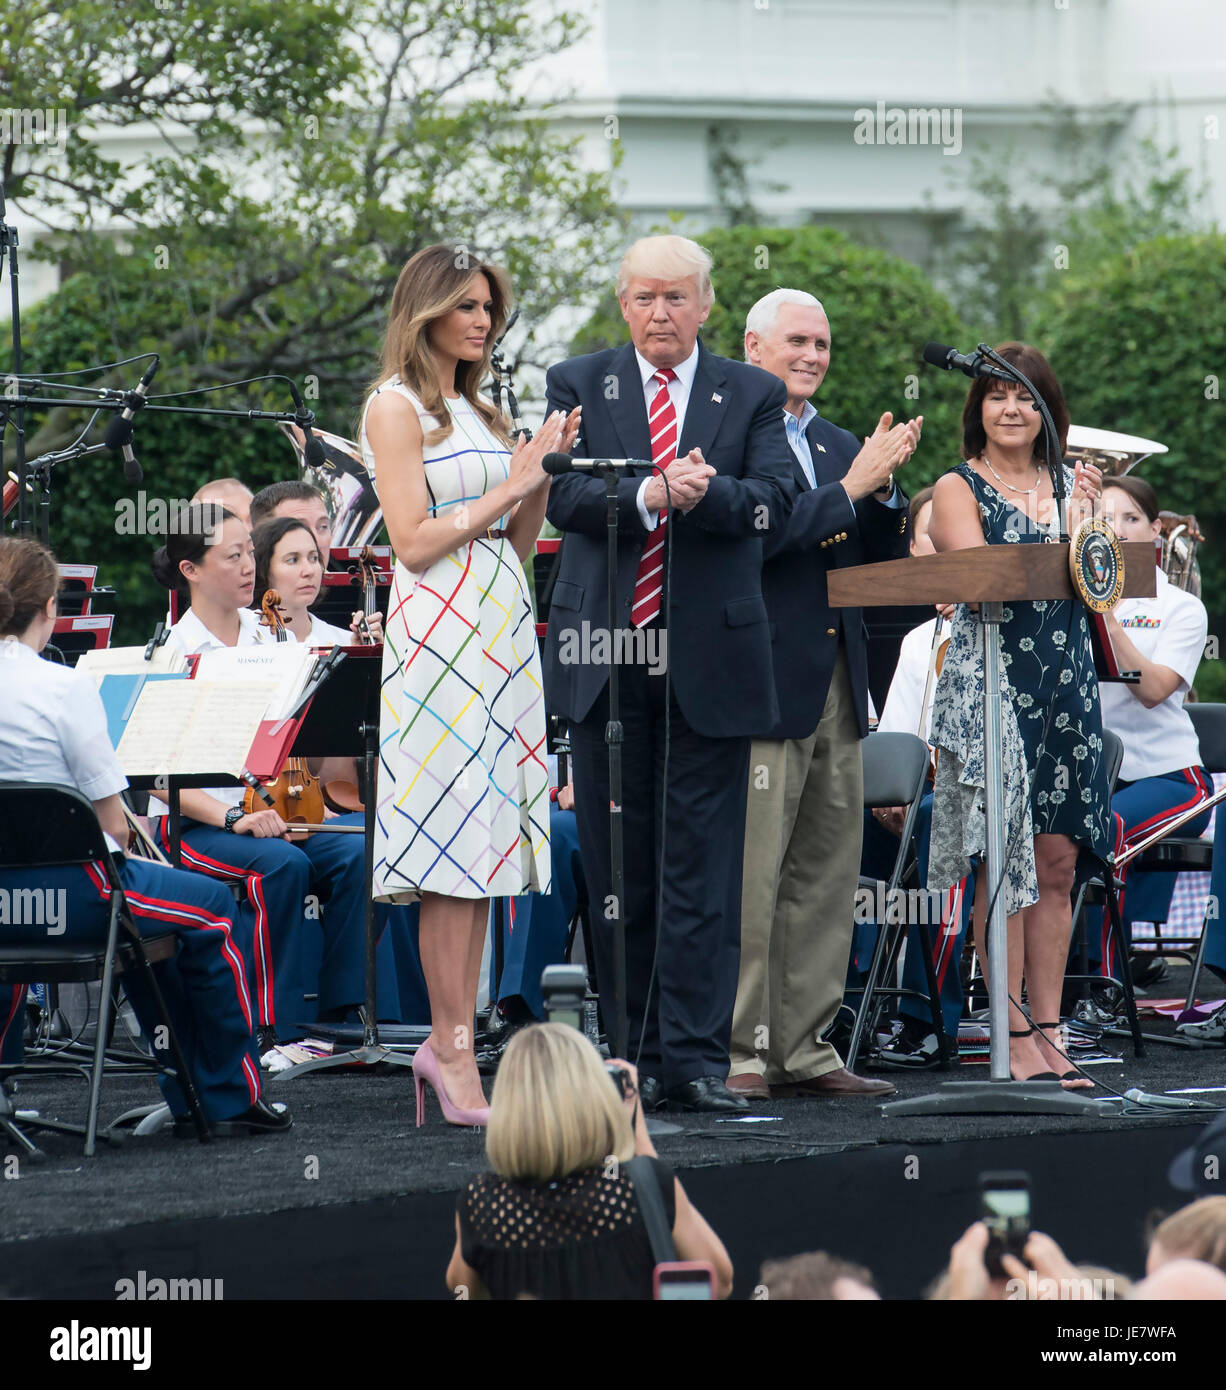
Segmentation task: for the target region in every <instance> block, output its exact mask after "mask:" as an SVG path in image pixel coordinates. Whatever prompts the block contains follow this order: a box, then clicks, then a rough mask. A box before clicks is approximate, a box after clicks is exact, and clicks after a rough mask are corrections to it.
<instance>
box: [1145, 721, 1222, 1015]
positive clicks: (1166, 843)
mask: <svg viewBox="0 0 1226 1390" xmlns="http://www.w3.org/2000/svg"><path fill="white" fill-rule="evenodd" d="M1186 708H1187V711H1188V715H1189V717H1190V718H1191V720H1192V727H1193V728H1194V729H1195V730H1196V737H1197V738H1198V739H1199V740H1200V760H1201V764H1202V765H1203V766H1204V768H1205V771H1206V772H1208V773H1210V774H1213V773H1226V705H1215V704H1204V705H1202V704H1195V703H1194V704H1190V705H1188V706H1187V707H1186ZM1212 867H1213V842H1212V841H1211V840H1204V839H1201V838H1200V837H1198V836H1191V835H1169V836H1167V838H1166V839H1164V840H1159V841H1158V842H1157V844H1153V845H1150V847H1149V848H1148V849H1147V850H1146V851H1145V852H1144V854H1139V855H1138V856H1137V857H1136V859H1134V860H1133V862H1132V864H1131V865H1130V866H1129V870H1128V872H1129V873H1130V874H1133V873H1208V872H1209V871H1210V870H1211V869H1212ZM1154 927H1155V931H1156V932H1157V942H1156V947H1155V952H1156V954H1158V955H1162V956H1178V957H1180V958H1182V959H1183V960H1186V961H1190V962H1191V963H1192V967H1193V977H1192V990H1193V991H1194V990H1195V988H1196V984H1197V980H1198V979H1199V977H1200V962H1201V961H1202V960H1203V957H1204V948H1203V944H1204V940H1205V933H1204V924H1203V922H1202V926H1201V933H1200V937H1199V939H1198V940H1197V942H1196V944H1195V946H1193V943H1192V941H1191V940H1190V939H1189V940H1188V941H1187V942H1186V943H1185V945H1184V946H1180V947H1176V946H1168V945H1165V944H1164V943H1163V941H1162V924H1161V923H1158V922H1156V923H1155V924H1154ZM1194 1002H1195V1001H1194V999H1193V996H1192V994H1189V996H1188V1007H1189V1008H1191V1007H1192V1004H1193V1003H1194Z"/></svg>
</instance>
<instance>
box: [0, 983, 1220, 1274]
mask: <svg viewBox="0 0 1226 1390" xmlns="http://www.w3.org/2000/svg"><path fill="white" fill-rule="evenodd" d="M1173 974H1174V975H1175V978H1174V979H1173V980H1172V981H1170V982H1164V983H1163V984H1161V985H1159V986H1157V987H1156V988H1155V989H1154V991H1153V992H1154V993H1155V994H1162V995H1164V996H1165V995H1174V994H1175V993H1177V990H1178V985H1177V982H1176V981H1177V979H1178V978H1179V977H1182V975H1183V972H1182V971H1180V972H1173ZM1146 1027H1147V1030H1148V1031H1167V1032H1169V1031H1170V1029H1169V1025H1162V1024H1155V1025H1150V1024H1147V1025H1146ZM1115 1047H1116V1048H1117V1049H1118V1050H1120V1051H1121V1052H1122V1054H1123V1056H1122V1060H1121V1061H1120V1062H1119V1063H1118V1064H1114V1063H1113V1064H1110V1065H1100V1066H1095V1067H1093V1068H1091V1072H1092V1074H1093V1075H1094V1076H1096V1077H1099V1078H1101V1080H1102V1081H1103V1082H1105V1083H1106V1084H1107V1085H1109V1086H1111V1087H1113V1088H1114V1089H1116V1090H1119V1091H1124V1090H1126V1089H1128V1088H1129V1087H1132V1086H1139V1087H1140V1088H1141V1089H1143V1090H1147V1091H1167V1090H1175V1089H1179V1088H1184V1087H1203V1088H1214V1087H1217V1086H1220V1085H1226V1066H1224V1065H1223V1062H1224V1060H1226V1058H1224V1056H1223V1054H1222V1052H1221V1051H1219V1050H1197V1051H1192V1050H1184V1049H1176V1048H1172V1047H1168V1046H1161V1045H1151V1047H1150V1048H1149V1050H1148V1052H1147V1055H1146V1056H1145V1057H1144V1058H1142V1059H1140V1060H1137V1059H1134V1058H1133V1057H1132V1056H1131V1051H1130V1048H1129V1047H1128V1045H1127V1044H1126V1043H1125V1042H1124V1040H1123V1039H1120V1040H1116V1042H1115ZM956 1074H957V1076H958V1077H959V1078H960V1079H975V1078H978V1077H982V1076H985V1075H986V1068H983V1067H980V1066H974V1067H968V1066H966V1065H962V1066H960V1067H959V1068H958V1069H957V1073H956ZM889 1075H890V1077H891V1079H893V1080H896V1081H897V1084H898V1088H899V1094H900V1095H904V1096H905V1095H913V1094H918V1093H922V1092H926V1091H929V1090H931V1089H933V1088H934V1087H936V1086H937V1085H938V1084H939V1082H940V1079H941V1075H942V1074H941V1073H938V1072H922V1073H918V1074H914V1073H909V1074H899V1073H890V1074H889ZM152 1091H153V1084H152V1082H151V1081H149V1080H147V1079H140V1080H137V1079H132V1078H114V1079H112V1078H108V1079H107V1082H106V1084H105V1086H104V1089H103V1115H104V1120H105V1119H107V1118H113V1117H114V1116H115V1115H117V1114H118V1113H119V1112H120V1111H121V1110H122V1109H124V1108H125V1107H126V1106H128V1105H135V1104H140V1103H143V1102H146V1101H149V1100H151V1099H153V1095H152ZM1101 1093H1102V1092H1101V1088H1100V1094H1101ZM269 1094H270V1097H271V1098H273V1099H276V1098H278V1097H279V1096H280V1097H281V1098H284V1099H285V1100H286V1101H287V1102H288V1103H289V1104H290V1106H291V1108H292V1110H293V1113H294V1119H295V1124H294V1128H293V1130H292V1131H291V1132H290V1133H289V1134H288V1135H285V1136H282V1137H279V1138H277V1139H270V1140H240V1139H231V1140H226V1141H222V1142H217V1143H214V1144H211V1145H208V1146H201V1145H199V1144H197V1143H195V1142H188V1141H182V1140H175V1139H173V1138H171V1137H170V1136H169V1135H160V1136H157V1137H154V1138H151V1139H133V1138H129V1139H125V1140H124V1141H123V1143H122V1144H120V1145H119V1146H117V1147H110V1146H105V1145H104V1146H101V1147H100V1150H99V1153H98V1155H97V1157H96V1158H94V1159H92V1160H86V1159H84V1158H83V1157H82V1156H81V1152H80V1147H79V1144H78V1143H77V1141H75V1140H72V1139H69V1138H65V1137H58V1136H52V1135H49V1136H44V1137H43V1138H42V1139H40V1141H39V1142H40V1143H41V1144H42V1145H43V1147H44V1148H45V1150H46V1152H47V1155H48V1161H47V1162H45V1163H43V1164H41V1165H35V1164H31V1163H28V1162H25V1161H22V1162H21V1164H20V1168H19V1176H17V1177H14V1178H9V1180H7V1181H3V1182H0V1268H3V1269H5V1270H7V1271H9V1272H10V1277H12V1276H13V1275H14V1274H16V1272H17V1271H19V1274H16V1278H17V1284H16V1286H15V1287H14V1286H11V1285H10V1287H9V1288H7V1289H2V1290H0V1295H3V1294H9V1295H13V1294H20V1295H21V1296H24V1297H35V1298H56V1297H58V1298H68V1299H77V1298H113V1297H114V1296H115V1286H116V1282H117V1281H118V1280H120V1279H125V1278H133V1279H134V1278H135V1277H136V1276H137V1272H138V1271H140V1270H144V1271H145V1273H146V1277H147V1278H154V1277H161V1278H168V1279H169V1278H211V1279H214V1280H217V1279H221V1280H223V1282H224V1296H225V1298H226V1299H244V1298H247V1299H253V1298H269V1297H272V1298H322V1297H331V1298H345V1297H357V1296H373V1297H384V1298H389V1297H392V1298H444V1297H447V1292H446V1289H445V1287H444V1285H443V1282H442V1276H443V1271H444V1269H445V1267H446V1263H447V1259H448V1256H449V1253H450V1250H451V1245H452V1240H453V1235H454V1228H453V1211H454V1197H455V1193H456V1191H457V1189H458V1188H459V1187H460V1185H461V1184H462V1183H463V1182H464V1181H465V1180H466V1179H467V1178H468V1177H469V1176H470V1175H472V1174H474V1173H476V1172H478V1171H480V1170H481V1169H482V1168H483V1166H484V1150H483V1137H482V1135H481V1134H480V1133H479V1132H471V1131H466V1130H458V1129H454V1128H451V1127H449V1126H447V1125H445V1124H444V1123H443V1122H442V1119H441V1116H440V1114H439V1111H438V1108H437V1105H436V1104H435V1102H434V1100H433V1097H432V1096H430V1097H429V1098H428V1100H429V1107H430V1108H429V1112H428V1120H427V1123H426V1125H425V1127H424V1128H423V1129H421V1130H418V1129H416V1128H415V1125H414V1108H413V1086H412V1080H411V1077H410V1075H409V1074H408V1073H407V1072H403V1073H400V1074H397V1075H389V1076H381V1075H371V1074H369V1073H361V1074H354V1073H345V1072H332V1073H328V1074H326V1075H322V1076H315V1077H308V1078H303V1079H302V1080H299V1081H295V1082H292V1083H289V1084H287V1085H282V1086H278V1085H277V1083H276V1082H275V1081H274V1082H273V1083H272V1084H271V1086H270V1087H269ZM1202 1098H1203V1099H1205V1100H1207V1101H1211V1102H1216V1103H1223V1102H1226V1090H1224V1091H1220V1092H1214V1091H1212V1090H1210V1091H1209V1092H1208V1094H1206V1095H1204V1096H1203V1097H1202ZM15 1099H16V1101H17V1103H18V1105H19V1106H21V1107H23V1108H24V1107H31V1108H33V1107H35V1106H37V1107H39V1108H41V1109H42V1110H43V1111H44V1113H47V1114H50V1115H58V1116H60V1117H61V1118H65V1119H78V1118H80V1117H81V1116H82V1114H83V1112H84V1106H85V1085H84V1083H83V1082H80V1081H77V1080H74V1079H67V1078H58V1077H57V1078H34V1077H31V1078H27V1079H25V1080H24V1081H23V1083H22V1085H21V1090H20V1093H19V1095H18V1096H17V1097H16V1098H15ZM750 1113H751V1115H753V1116H754V1117H756V1122H754V1123H748V1124H747V1123H729V1122H717V1121H714V1120H712V1119H709V1118H705V1117H703V1118H700V1117H695V1116H684V1115H681V1116H671V1117H670V1118H673V1119H676V1120H678V1121H679V1122H681V1124H682V1125H683V1132H682V1133H681V1134H678V1135H675V1136H672V1137H668V1138H664V1139H661V1140H660V1141H659V1144H658V1148H659V1151H660V1154H661V1157H663V1158H665V1159H666V1160H668V1161H669V1162H671V1163H672V1164H673V1165H674V1166H675V1167H676V1168H677V1170H678V1172H679V1173H680V1174H681V1176H682V1179H683V1181H684V1183H685V1185H686V1188H687V1190H688V1192H689V1193H690V1195H691V1197H692V1198H693V1200H694V1201H695V1203H696V1204H697V1205H698V1207H699V1208H700V1210H701V1211H702V1212H703V1213H704V1215H706V1216H707V1217H708V1219H709V1220H710V1221H711V1222H712V1224H713V1225H714V1227H715V1228H716V1230H717V1231H718V1232H719V1233H720V1235H721V1236H722V1237H723V1239H724V1241H725V1242H726V1244H727V1245H728V1248H729V1252H730V1254H731V1256H732V1259H733V1262H734V1264H735V1266H736V1294H735V1296H737V1297H749V1296H751V1295H752V1293H753V1288H754V1285H755V1283H756V1280H757V1273H758V1269H759V1266H760V1263H761V1261H762V1259H763V1258H766V1257H768V1256H772V1255H781V1254H790V1253H795V1252H799V1251H802V1250H809V1249H826V1250H828V1251H831V1252H832V1253H836V1254H839V1255H842V1256H844V1257H846V1258H848V1259H853V1260H856V1261H859V1262H861V1263H863V1264H866V1265H867V1266H868V1267H869V1268H870V1269H872V1270H873V1271H874V1272H875V1273H876V1275H877V1277H878V1281H879V1283H880V1285H881V1288H882V1292H883V1294H884V1295H885V1296H886V1297H892V1298H914V1297H917V1296H919V1295H920V1294H921V1292H922V1290H923V1288H924V1287H925V1286H926V1285H927V1284H928V1282H929V1281H930V1280H932V1279H933V1278H934V1276H936V1275H937V1274H938V1273H939V1272H940V1270H941V1269H942V1268H943V1265H944V1262H945V1258H946V1256H947V1254H948V1248H949V1245H950V1244H951V1242H952V1241H953V1240H954V1239H955V1238H956V1237H957V1236H958V1234H959V1233H960V1232H961V1231H962V1230H963V1229H964V1228H965V1227H966V1226H967V1225H968V1224H969V1223H970V1222H971V1221H972V1220H974V1219H975V1216H976V1214H977V1213H976V1178H977V1175H978V1174H979V1172H980V1171H981V1170H984V1169H1003V1168H1008V1169H1018V1168H1020V1169H1023V1170H1026V1171H1028V1172H1029V1173H1030V1174H1031V1178H1032V1184H1033V1200H1032V1211H1033V1224H1034V1225H1035V1227H1036V1228H1038V1229H1041V1230H1045V1231H1047V1232H1048V1233H1049V1234H1051V1235H1053V1236H1055V1237H1056V1239H1057V1240H1059V1241H1060V1242H1061V1244H1062V1245H1064V1247H1065V1249H1066V1251H1067V1252H1068V1254H1069V1255H1070V1256H1071V1257H1072V1258H1074V1259H1076V1260H1079V1261H1089V1262H1093V1263H1097V1264H1105V1265H1107V1266H1109V1267H1112V1268H1115V1269H1118V1270H1121V1271H1122V1272H1124V1273H1127V1274H1130V1275H1134V1276H1135V1275H1137V1274H1139V1273H1140V1271H1141V1266H1142V1263H1143V1258H1144V1256H1143V1252H1144V1224H1145V1220H1146V1217H1147V1216H1148V1215H1150V1214H1151V1213H1152V1212H1154V1211H1155V1210H1165V1211H1169V1210H1173V1209H1174V1208H1175V1207H1177V1206H1180V1205H1182V1204H1183V1203H1184V1201H1186V1200H1187V1198H1185V1197H1182V1196H1180V1195H1179V1194H1177V1193H1175V1192H1174V1191H1173V1190H1172V1189H1171V1188H1169V1187H1168V1185H1167V1182H1166V1168H1167V1164H1168V1163H1169V1161H1170V1159H1171V1158H1172V1157H1173V1155H1174V1154H1175V1153H1176V1152H1178V1151H1179V1150H1180V1149H1181V1148H1183V1147H1185V1146H1186V1145H1188V1144H1190V1143H1192V1142H1193V1141H1194V1139H1195V1138H1196V1134H1197V1129H1196V1126H1200V1125H1203V1124H1205V1123H1207V1120H1208V1118H1209V1117H1207V1116H1203V1115H1202V1116H1184V1115H1180V1114H1160V1115H1158V1116H1157V1117H1151V1116H1146V1117H1143V1118H1127V1117H1125V1116H1123V1115H1121V1114H1120V1113H1119V1107H1118V1106H1110V1105H1105V1104H1104V1106H1103V1113H1102V1117H1101V1119H1098V1118H1096V1117H1089V1118H1086V1119H1080V1118H1078V1119H1066V1118H1054V1117H1036V1118H1033V1119H1023V1118H1017V1117H1009V1116H993V1117H986V1118H976V1117H971V1116H952V1117H947V1118H940V1119H935V1118H923V1119H919V1118H897V1119H891V1118H886V1117H883V1116H882V1114H881V1113H880V1110H879V1107H878V1106H877V1105H874V1104H871V1103H869V1102H866V1101H863V1100H852V1099H838V1100H788V1101H783V1102H773V1103H769V1104H767V1103H763V1104H759V1105H756V1106H755V1107H754V1108H753V1110H752V1111H751V1112H750ZM2 1164H3V1156H2V1155H0V1165H2ZM6 1176H7V1173H6Z"/></svg>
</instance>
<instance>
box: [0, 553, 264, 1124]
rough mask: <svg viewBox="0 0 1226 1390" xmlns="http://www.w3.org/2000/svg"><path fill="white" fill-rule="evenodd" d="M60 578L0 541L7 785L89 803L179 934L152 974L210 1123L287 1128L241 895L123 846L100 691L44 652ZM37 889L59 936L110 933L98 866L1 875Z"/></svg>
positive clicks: (6, 1014)
mask: <svg viewBox="0 0 1226 1390" xmlns="http://www.w3.org/2000/svg"><path fill="white" fill-rule="evenodd" d="M58 585H59V574H58V571H57V568H56V564H55V559H54V557H53V556H52V555H51V554H50V552H49V551H47V550H46V549H44V548H43V547H42V546H41V545H39V544H38V543H37V542H36V541H32V540H17V539H3V540H0V782H2V781H11V782H42V783H53V784H56V785H59V786H66V787H73V788H75V789H76V790H77V791H79V792H81V793H82V794H83V795H84V796H86V797H88V798H89V799H90V800H91V801H92V802H93V804H94V810H95V811H96V813H97V816H98V821H99V824H100V825H101V827H102V829H103V831H104V833H105V835H106V837H107V843H108V846H109V847H110V849H111V851H112V854H114V855H115V857H116V862H117V868H118V873H119V879H120V882H121V883H122V885H123V889H124V896H125V898H126V901H127V906H128V911H129V913H130V914H131V917H132V920H133V921H134V922H135V924H136V926H137V929H138V930H139V931H140V932H141V934H142V935H150V936H151V935H158V934H162V933H165V932H173V933H174V934H175V935H176V936H177V937H178V939H179V950H178V952H177V954H176V955H175V957H174V958H173V959H171V960H166V961H160V962H158V963H157V964H156V965H155V966H154V970H155V971H156V972H157V973H158V974H159V975H161V976H162V977H163V980H164V984H163V989H162V993H163V996H164V998H165V1001H166V1006H167V1009H168V1010H169V1013H170V1016H171V1023H172V1025H173V1026H174V1029H175V1033H176V1035H177V1036H178V1038H179V1042H180V1045H181V1046H182V1048H183V1051H184V1054H185V1058H186V1061H187V1065H188V1068H189V1069H190V1071H191V1074H192V1079H193V1081H194V1083H195V1086H196V1090H197V1092H198V1094H199V1096H200V1100H201V1104H202V1106H203V1108H204V1111H205V1114H206V1116H207V1118H208V1120H209V1123H210V1126H212V1127H213V1128H215V1129H216V1131H217V1132H218V1133H236V1132H257V1133H275V1132H278V1131H281V1130H285V1129H288V1128H289V1127H290V1124H291V1119H290V1116H289V1114H288V1112H287V1111H285V1110H284V1108H283V1107H282V1108H281V1109H280V1110H275V1109H273V1108H272V1107H271V1106H269V1105H268V1104H267V1103H266V1102H265V1101H263V1100H262V1099H261V1098H260V1091H261V1083H260V1073H259V1062H258V1058H257V1056H256V1052H255V1039H254V1037H253V1029H252V1022H253V1015H252V1008H251V1002H250V998H249V994H248V987H247V975H246V961H247V958H249V955H250V928H249V926H247V925H246V924H244V923H242V922H241V921H238V920H237V919H236V916H235V910H234V902H233V899H232V898H231V897H230V895H229V893H227V892H226V890H225V889H224V888H222V887H220V886H219V885H217V884H213V883H209V882H207V881H206V880H204V879H201V878H200V877H199V876H197V875H195V874H190V873H185V872H182V871H181V870H178V869H172V868H168V867H166V866H165V865H162V864H156V863H151V862H149V861H147V860H143V859H131V858H127V857H126V856H125V855H124V854H123V853H122V847H123V846H126V844H127V843H128V825H127V822H126V819H125V815H124V807H123V803H122V800H121V797H120V793H121V792H122V791H123V790H124V789H125V788H126V787H127V785H128V783H127V778H126V777H125V776H124V774H123V772H122V770H121V769H120V766H119V762H118V759H117V758H116V756H115V751H114V749H113V748H112V747H111V741H110V738H109V736H108V733H107V721H106V713H105V710H104V709H103V705H102V699H101V697H100V695H99V693H98V690H97V688H96V687H95V686H94V684H93V682H92V681H91V680H90V679H89V677H88V676H86V675H85V674H84V673H80V672H77V671H74V670H71V669H69V668H68V667H66V666H60V665H52V664H51V663H50V662H47V661H44V660H42V659H41V657H40V656H39V653H40V652H41V651H42V649H43V647H44V646H45V645H46V643H47V639H48V638H49V637H50V635H51V632H52V629H53V627H54V625H55V618H56V590H57V588H58ZM32 886H36V887H37V889H38V890H40V891H42V892H44V893H49V894H59V895H62V900H63V901H64V902H65V903H66V911H65V912H64V914H63V926H62V932H61V933H60V937H61V939H62V940H64V941H72V940H80V941H83V942H84V941H88V942H91V943H100V942H102V941H104V940H105V939H106V933H107V926H108V918H109V907H108V889H107V884H106V878H105V872H104V869H103V866H102V865H101V864H98V863H93V864H85V865H68V866H64V867H61V868H42V869H39V870H37V871H33V870H22V869H14V870H5V871H0V892H2V893H4V894H5V896H6V897H8V898H11V900H13V901H22V902H24V901H26V898H24V897H22V898H17V897H16V896H15V895H16V894H17V893H18V892H22V891H23V890H28V889H29V888H31V887H32ZM45 933H46V925H45V923H44V922H43V921H42V920H41V918H40V920H39V921H38V922H37V923H36V924H31V925H30V926H24V925H23V924H22V923H21V922H19V921H14V920H12V914H9V920H8V922H7V923H6V925H5V927H4V930H3V934H4V936H5V938H6V939H8V940H10V941H23V940H26V941H31V942H36V941H39V940H43V939H45ZM123 980H124V987H125V990H126V992H127V995H128V999H129V1001H130V1002H131V1004H132V1007H133V1008H134V1010H135V1011H136V1015H137V1017H138V1019H139V1020H140V1023H141V1027H142V1029H143V1031H144V1033H145V1035H146V1037H148V1038H150V1039H155V1040H156V1039H157V1037H158V1031H159V1029H158V1024H159V1017H158V1013H157V1011H156V1009H155V1007H154V1003H153V999H152V995H151V993H150V991H149V988H148V985H147V984H146V982H145V980H144V979H143V977H142V975H141V973H140V972H139V971H135V972H128V973H127V974H125V975H124V977H123ZM6 993H9V992H8V991H6ZM23 993H24V986H18V987H17V988H16V990H14V991H12V993H11V998H10V999H6V1000H5V1001H4V1003H3V1004H0V1025H2V1026H3V1027H5V1028H7V1027H8V1026H9V1025H10V1024H11V1023H12V1021H13V1019H14V1018H15V1017H16V1016H17V1015H18V1014H19V1012H20V996H21V995H22V994H23ZM2 1044H3V1036H2V1034H0V1046H2ZM154 1046H155V1050H161V1051H163V1053H164V1048H161V1049H159V1048H157V1044H156V1042H155V1043H154ZM159 1084H160V1085H161V1088H162V1093H163V1095H164V1097H165V1099H166V1103H167V1104H168V1106H169V1107H170V1109H171V1111H172V1112H173V1113H174V1114H175V1115H176V1116H177V1117H185V1116H186V1114H187V1103H186V1101H185V1099H184V1097H183V1094H182V1091H181V1089H180V1087H179V1084H178V1082H177V1081H175V1080H173V1079H171V1078H169V1077H165V1076H162V1077H160V1078H159Z"/></svg>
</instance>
